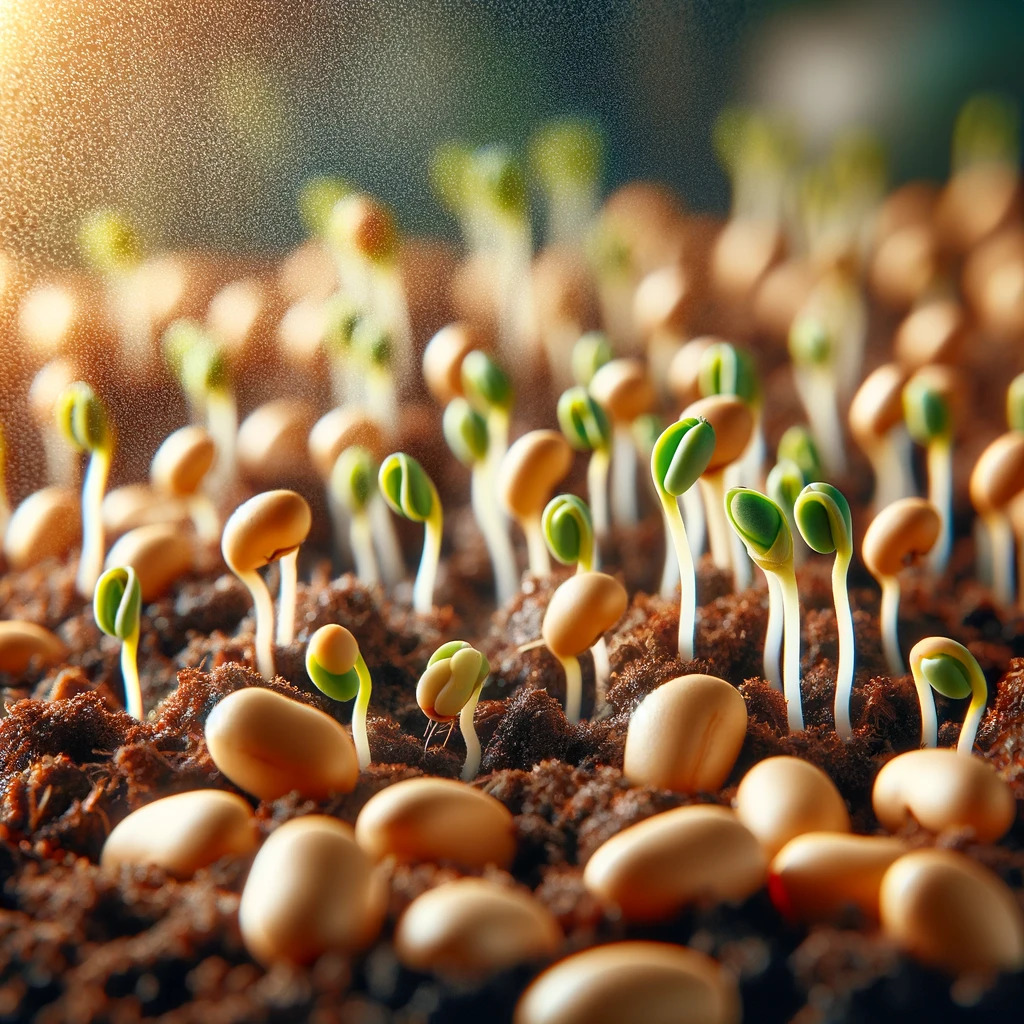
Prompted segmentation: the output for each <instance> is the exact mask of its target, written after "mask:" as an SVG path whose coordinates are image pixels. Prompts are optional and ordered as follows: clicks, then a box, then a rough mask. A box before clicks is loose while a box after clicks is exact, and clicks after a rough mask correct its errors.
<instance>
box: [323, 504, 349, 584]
mask: <svg viewBox="0 0 1024 1024" xmlns="http://www.w3.org/2000/svg"><path fill="white" fill-rule="evenodd" d="M327 512H328V514H329V515H330V517H331V535H332V536H333V537H334V558H335V568H340V567H341V566H342V565H343V564H344V562H345V560H346V558H347V556H348V554H349V551H350V549H351V542H350V540H349V516H348V512H347V511H346V509H345V506H344V504H343V503H342V502H341V501H340V500H339V499H338V498H337V496H336V495H335V493H334V491H333V490H332V489H331V488H330V487H328V488H327Z"/></svg>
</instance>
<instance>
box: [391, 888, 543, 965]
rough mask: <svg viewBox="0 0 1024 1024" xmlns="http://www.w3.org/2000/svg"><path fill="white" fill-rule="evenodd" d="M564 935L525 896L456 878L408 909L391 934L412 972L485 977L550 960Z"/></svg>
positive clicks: (417, 899)
mask: <svg viewBox="0 0 1024 1024" xmlns="http://www.w3.org/2000/svg"><path fill="white" fill-rule="evenodd" d="M561 942H562V930H561V928H559V927H558V922H557V921H556V920H555V919H554V917H553V916H552V914H551V912H550V911H549V910H548V909H547V908H546V907H545V906H544V905H543V904H542V903H540V902H539V901H538V900H536V899H535V898H534V897H533V896H531V895H530V894H529V893H525V892H523V891H522V890H520V889H508V888H506V887H505V886H503V885H498V884H496V883H495V882H488V881H485V880H484V879H482V878H459V879H456V880H455V881H454V882H446V883H444V884H443V885H439V886H438V887H437V888H436V889H430V890H428V891H427V892H425V893H423V895H422V896H418V897H417V898H416V899H414V900H413V901H412V903H410V904H409V907H408V909H407V910H406V911H405V913H404V914H403V915H402V917H401V920H400V921H399V922H398V927H397V928H396V930H395V952H396V953H397V954H398V959H399V960H400V961H401V962H402V963H403V964H405V966H406V967H411V968H412V969H413V970H417V971H425V972H430V973H437V974H447V975H455V976H459V977H464V978H473V977H484V976H486V975H488V974H494V973H496V972H497V971H501V970H504V969H505V968H508V967H512V966H513V965H515V964H518V963H522V962H524V961H526V960H535V959H539V958H541V957H550V956H553V955H554V953H555V952H556V951H557V949H558V947H559V945H560V944H561Z"/></svg>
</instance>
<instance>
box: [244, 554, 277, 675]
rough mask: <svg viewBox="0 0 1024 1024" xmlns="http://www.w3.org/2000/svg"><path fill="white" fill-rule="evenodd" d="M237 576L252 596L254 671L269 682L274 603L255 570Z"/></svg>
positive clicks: (272, 654) (271, 672)
mask: <svg viewBox="0 0 1024 1024" xmlns="http://www.w3.org/2000/svg"><path fill="white" fill-rule="evenodd" d="M238 575H239V578H240V579H241V581H242V582H243V583H244V584H245V585H246V586H247V587H248V588H249V593H250V594H252V603H253V606H254V610H255V613H256V669H257V671H258V672H259V674H260V675H261V676H263V678H264V679H267V680H270V679H273V678H274V601H273V598H271V596H270V591H269V590H268V589H267V585H266V583H264V582H263V577H262V576H260V574H259V573H258V572H256V570H255V569H253V570H251V571H250V572H245V573H239V574H238Z"/></svg>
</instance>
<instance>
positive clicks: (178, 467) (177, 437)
mask: <svg viewBox="0 0 1024 1024" xmlns="http://www.w3.org/2000/svg"><path fill="white" fill-rule="evenodd" d="M216 458H217V446H216V445H215V444H214V441H213V438H212V437H211V436H210V432H209V431H208V430H207V429H206V428H205V427H200V426H187V427H180V428H179V429H178V430H175V431H174V432H173V433H172V434H168V435H167V437H165V438H164V441H163V443H162V444H161V445H160V447H159V448H157V450H156V454H155V455H154V456H153V461H152V463H151V464H150V467H149V480H150V483H152V485H153V487H154V489H155V490H157V491H159V492H161V493H162V494H169V495H173V496H175V497H188V496H190V495H193V494H195V493H196V491H198V490H199V485H200V484H201V483H202V482H203V477H205V476H206V474H207V473H208V472H209V471H210V468H211V467H212V466H213V463H214V460H215V459H216Z"/></svg>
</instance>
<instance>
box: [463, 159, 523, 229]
mask: <svg viewBox="0 0 1024 1024" xmlns="http://www.w3.org/2000/svg"><path fill="white" fill-rule="evenodd" d="M470 177H471V182H472V188H473V191H474V192H475V194H476V196H477V197H478V198H479V199H480V200H481V201H482V202H483V203H485V204H486V205H488V206H491V207H493V208H494V209H495V210H497V211H498V212H499V213H502V214H504V215H505V216H508V217H513V218H516V219H519V218H521V217H523V216H525V214H526V175H525V174H524V173H523V168H522V165H521V164H520V163H519V161H518V160H516V158H515V157H514V156H513V155H512V153H511V151H510V150H508V149H506V148H505V147H504V146H500V145H490V146H481V147H480V148H479V149H478V150H476V152H475V153H473V156H472V160H471V163H470Z"/></svg>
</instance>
